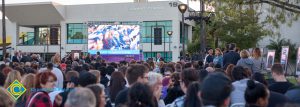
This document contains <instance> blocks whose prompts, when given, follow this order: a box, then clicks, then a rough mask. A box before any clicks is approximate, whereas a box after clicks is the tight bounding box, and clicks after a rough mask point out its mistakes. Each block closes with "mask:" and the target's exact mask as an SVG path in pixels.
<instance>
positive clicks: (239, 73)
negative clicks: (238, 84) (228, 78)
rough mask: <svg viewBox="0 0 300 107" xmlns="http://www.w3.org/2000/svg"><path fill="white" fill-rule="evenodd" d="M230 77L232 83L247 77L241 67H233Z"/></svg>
mask: <svg viewBox="0 0 300 107" xmlns="http://www.w3.org/2000/svg"><path fill="white" fill-rule="evenodd" d="M231 75H232V79H233V81H238V80H241V79H244V78H247V77H248V76H247V73H246V70H245V69H244V68H243V67H242V66H236V67H234V68H233V70H232V74H231Z"/></svg>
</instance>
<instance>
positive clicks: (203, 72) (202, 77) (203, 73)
mask: <svg viewBox="0 0 300 107" xmlns="http://www.w3.org/2000/svg"><path fill="white" fill-rule="evenodd" d="M207 75H208V71H206V70H205V69H203V70H200V72H199V77H200V79H199V82H200V83H202V81H203V80H204V79H205V77H206V76H207Z"/></svg>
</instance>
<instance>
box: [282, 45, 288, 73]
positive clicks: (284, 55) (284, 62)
mask: <svg viewBox="0 0 300 107" xmlns="http://www.w3.org/2000/svg"><path fill="white" fill-rule="evenodd" d="M288 58H289V47H288V46H282V49H281V57H280V64H281V65H282V67H283V69H284V70H285V71H286V70H287V63H288Z"/></svg>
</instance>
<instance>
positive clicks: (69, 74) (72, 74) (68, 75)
mask: <svg viewBox="0 0 300 107" xmlns="http://www.w3.org/2000/svg"><path fill="white" fill-rule="evenodd" d="M72 77H76V78H79V73H78V72H77V71H68V72H67V73H66V81H71V78H72Z"/></svg>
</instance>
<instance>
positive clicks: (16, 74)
mask: <svg viewBox="0 0 300 107" xmlns="http://www.w3.org/2000/svg"><path fill="white" fill-rule="evenodd" d="M15 80H18V81H21V74H20V72H19V71H16V70H13V71H11V72H9V73H8V75H7V78H6V80H5V84H4V88H7V87H9V85H10V84H12V83H13V82H14V81H15Z"/></svg>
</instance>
